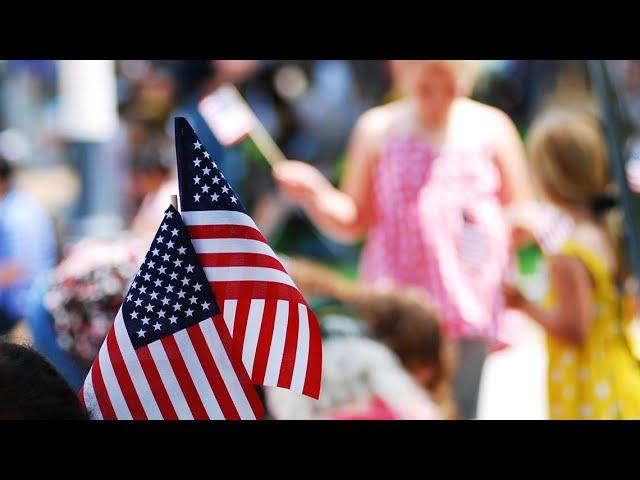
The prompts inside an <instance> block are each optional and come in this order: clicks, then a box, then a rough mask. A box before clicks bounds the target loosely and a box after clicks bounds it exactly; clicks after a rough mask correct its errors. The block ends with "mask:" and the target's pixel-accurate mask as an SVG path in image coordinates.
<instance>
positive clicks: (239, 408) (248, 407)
mask: <svg viewBox="0 0 640 480" xmlns="http://www.w3.org/2000/svg"><path fill="white" fill-rule="evenodd" d="M230 352H231V336H230V334H229V331H228V330H227V327H226V325H225V323H224V320H223V319H222V316H221V314H220V310H219V308H218V305H217V304H216V301H215V299H214V297H213V294H212V292H211V288H210V287H209V284H208V282H207V279H206V277H205V274H204V272H203V270H202V267H201V265H200V263H199V261H198V258H197V256H196V252H195V251H194V249H193V246H192V245H191V242H190V239H189V235H188V233H187V231H186V227H185V226H184V224H183V223H182V220H181V218H180V214H179V213H178V212H177V210H175V209H174V208H173V207H169V208H168V209H167V211H166V212H165V217H164V220H163V222H162V224H161V226H160V229H159V230H158V233H157V234H156V236H155V238H154V240H153V242H152V244H151V247H150V249H149V252H148V253H147V255H146V257H145V259H144V263H143V264H142V266H141V267H140V270H139V271H138V274H137V275H136V277H135V279H134V281H133V283H132V284H131V287H130V289H129V292H128V294H127V296H126V298H125V301H124V302H123V304H122V306H121V307H120V311H119V312H118V315H117V316H116V319H115V321H114V324H113V327H112V328H111V330H110V331H109V334H108V335H107V338H106V339H105V341H104V343H103V345H102V347H101V348H100V352H99V353H98V356H97V357H96V359H95V360H94V363H93V365H92V367H91V370H90V371H89V374H88V375H87V378H86V380H85V382H84V385H83V387H82V389H81V391H80V394H79V395H80V399H81V401H82V402H83V403H84V405H85V406H86V408H87V410H88V411H89V414H90V415H91V417H92V418H94V419H105V420H113V419H118V420H120V419H125V420H128V419H134V420H138V419H143V420H144V419H149V420H151V419H196V420H201V419H256V418H261V417H262V415H263V407H262V404H261V402H260V399H259V397H258V394H257V392H256V390H255V387H254V386H253V385H252V384H251V380H250V379H249V376H248V374H247V372H246V370H245V369H244V367H243V366H242V363H241V362H240V361H239V360H237V359H236V357H235V356H233V355H232V354H231V353H230Z"/></svg>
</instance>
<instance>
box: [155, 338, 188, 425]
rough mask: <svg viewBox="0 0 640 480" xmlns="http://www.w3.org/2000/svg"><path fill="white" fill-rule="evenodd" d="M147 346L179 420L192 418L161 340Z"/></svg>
mask: <svg viewBox="0 0 640 480" xmlns="http://www.w3.org/2000/svg"><path fill="white" fill-rule="evenodd" d="M147 347H148V348H149V353H151V356H152V357H153V361H154V363H155V364H156V367H157V368H158V373H159V374H160V378H161V379H162V383H163V384H164V388H165V389H166V391H167V395H169V398H170V399H171V403H172V405H173V408H174V409H175V411H176V415H177V416H178V418H179V419H180V420H193V414H192V413H191V409H190V408H189V404H188V403H187V400H186V399H185V398H184V393H182V389H181V388H180V384H179V383H178V379H177V378H176V375H175V373H173V367H172V366H171V363H169V359H168V358H167V352H165V351H164V347H163V346H162V342H161V341H160V340H156V341H155V342H151V343H150V344H149V345H148V346H147Z"/></svg>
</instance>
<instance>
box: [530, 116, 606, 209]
mask: <svg viewBox="0 0 640 480" xmlns="http://www.w3.org/2000/svg"><path fill="white" fill-rule="evenodd" d="M528 150H529V158H530V159H531V162H532V167H533V172H534V176H535V180H536V181H537V182H538V184H539V186H540V187H541V189H542V190H543V192H544V193H545V195H546V196H547V197H548V199H549V200H550V201H552V202H554V203H555V204H557V205H558V206H560V207H565V208H567V207H569V208H589V207H591V205H592V204H593V202H594V200H596V199H597V198H598V197H600V196H602V195H603V194H605V193H606V192H607V189H608V187H609V174H608V169H607V155H606V148H605V143H604V139H603V137H602V132H601V131H600V127H599V125H598V122H597V120H596V119H595V118H593V117H592V116H590V115H588V114H586V113H581V112H576V111H565V110H555V111H550V112H548V113H546V114H544V115H542V116H541V117H540V118H538V120H536V122H535V123H534V125H533V126H532V128H531V133H530V135H529V141H528Z"/></svg>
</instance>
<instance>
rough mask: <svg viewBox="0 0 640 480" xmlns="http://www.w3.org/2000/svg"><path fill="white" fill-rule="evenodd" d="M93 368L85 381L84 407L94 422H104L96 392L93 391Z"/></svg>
mask: <svg viewBox="0 0 640 480" xmlns="http://www.w3.org/2000/svg"><path fill="white" fill-rule="evenodd" d="M92 375H93V367H91V368H90V369H89V373H88V374H87V378H86V379H85V381H84V386H83V388H82V395H83V396H84V405H85V407H86V409H87V412H88V413H89V417H90V418H91V419H92V420H102V412H101V411H100V405H99V404H98V399H97V398H96V392H95V391H94V390H93V376H92Z"/></svg>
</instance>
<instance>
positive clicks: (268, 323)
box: [175, 118, 322, 398]
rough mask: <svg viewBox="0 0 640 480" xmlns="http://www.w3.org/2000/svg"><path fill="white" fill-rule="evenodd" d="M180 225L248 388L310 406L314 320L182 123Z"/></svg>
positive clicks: (316, 343)
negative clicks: (298, 397) (305, 399)
mask: <svg viewBox="0 0 640 480" xmlns="http://www.w3.org/2000/svg"><path fill="white" fill-rule="evenodd" d="M175 127H176V137H175V138H176V152H177V157H178V179H179V187H180V205H181V209H182V217H183V219H184V222H185V224H186V225H187V229H188V231H189V234H190V235H191V241H192V243H193V246H194V248H195V251H196V252H197V254H198V258H199V259H200V263H201V264H202V266H203V268H204V273H205V275H206V277H207V279H208V281H209V283H210V285H211V287H212V289H213V292H214V295H215V298H216V300H217V301H218V304H219V305H220V307H221V309H222V313H223V317H224V321H225V322H226V324H227V326H228V328H229V331H230V332H231V336H232V338H233V341H232V344H233V352H234V353H235V354H237V355H238V358H241V359H242V362H243V363H244V365H245V368H246V369H247V372H248V373H249V375H250V376H251V379H252V381H253V383H254V384H257V385H270V386H277V387H283V388H288V389H291V390H293V391H296V392H300V393H303V394H305V395H308V396H311V397H314V398H318V395H319V393H320V373H321V368H322V365H321V364H322V352H321V340H320V330H319V327H318V323H317V320H316V318H315V315H314V314H313V312H312V311H311V309H310V308H309V306H308V305H307V302H306V301H305V299H304V298H303V296H302V294H301V293H300V291H299V290H298V288H297V287H296V285H295V284H294V283H293V280H291V278H290V277H289V275H288V274H287V272H286V270H285V268H284V267H283V266H282V263H280V261H279V260H278V258H277V257H276V255H275V253H274V252H273V250H272V249H271V247H270V246H269V245H268V243H267V241H266V240H265V238H264V236H263V235H262V233H261V232H260V230H258V227H256V225H255V223H254V222H253V220H252V219H251V217H250V216H249V214H248V213H247V211H246V210H245V208H244V207H243V206H242V203H241V202H240V199H239V198H238V197H237V196H236V194H235V192H234V191H233V189H232V188H231V186H230V185H229V184H228V182H227V181H226V180H225V178H224V175H223V174H222V172H220V170H219V169H218V167H217V165H216V163H215V161H214V159H212V158H211V157H210V155H209V153H208V152H207V151H206V149H205V147H204V145H203V144H202V143H201V142H200V140H199V139H198V137H197V136H196V134H195V132H194V131H193V129H192V128H191V126H190V125H189V123H188V122H187V121H186V120H185V119H184V118H176V123H175Z"/></svg>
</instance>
